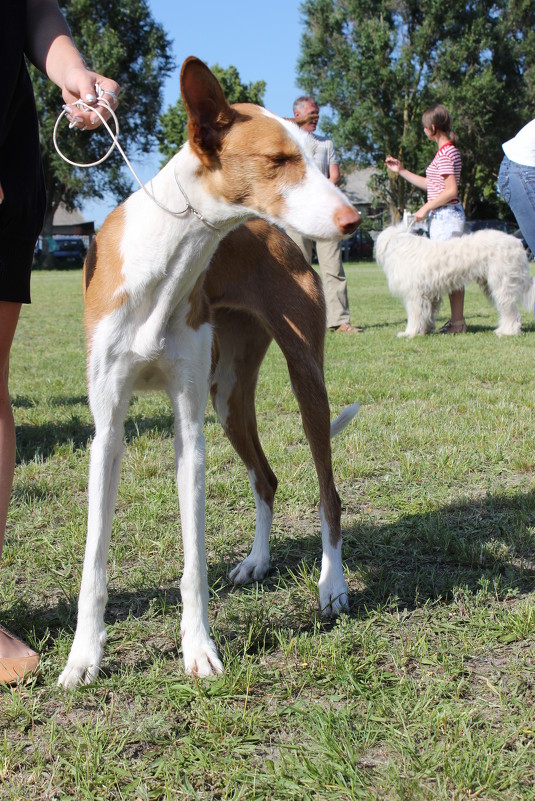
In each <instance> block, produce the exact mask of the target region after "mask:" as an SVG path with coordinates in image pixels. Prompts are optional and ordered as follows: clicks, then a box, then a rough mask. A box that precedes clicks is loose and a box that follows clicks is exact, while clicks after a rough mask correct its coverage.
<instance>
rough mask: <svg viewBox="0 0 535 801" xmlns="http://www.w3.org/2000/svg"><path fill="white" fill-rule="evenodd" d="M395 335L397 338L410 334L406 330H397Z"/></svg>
mask: <svg viewBox="0 0 535 801" xmlns="http://www.w3.org/2000/svg"><path fill="white" fill-rule="evenodd" d="M396 336H397V338H398V339H401V338H402V337H408V336H410V334H407V332H406V331H398V332H397V334H396Z"/></svg>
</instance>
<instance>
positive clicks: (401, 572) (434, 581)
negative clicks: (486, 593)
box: [4, 492, 535, 664]
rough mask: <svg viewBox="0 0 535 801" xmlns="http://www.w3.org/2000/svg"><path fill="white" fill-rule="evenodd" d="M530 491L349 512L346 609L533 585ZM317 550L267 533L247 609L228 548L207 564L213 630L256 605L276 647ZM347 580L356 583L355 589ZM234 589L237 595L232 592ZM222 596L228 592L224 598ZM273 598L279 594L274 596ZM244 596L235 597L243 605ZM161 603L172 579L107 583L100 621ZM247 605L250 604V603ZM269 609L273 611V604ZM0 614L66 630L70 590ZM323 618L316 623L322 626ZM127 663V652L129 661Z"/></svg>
mask: <svg viewBox="0 0 535 801" xmlns="http://www.w3.org/2000/svg"><path fill="white" fill-rule="evenodd" d="M534 528H535V492H531V493H527V494H517V495H514V496H505V495H495V496H493V495H488V496H486V497H484V498H482V499H480V500H470V501H468V502H463V503H458V504H452V505H449V506H446V507H443V508H441V509H438V510H436V511H432V512H428V513H424V514H411V515H405V516H402V517H400V518H399V520H397V521H395V522H393V523H382V522H377V523H368V522H366V521H364V522H361V521H358V522H355V523H353V524H352V525H350V526H349V527H347V528H346V530H345V532H344V547H343V554H344V563H345V566H346V574H347V579H348V584H349V587H350V593H349V602H350V608H349V612H348V614H349V616H350V617H352V618H354V619H366V617H367V616H369V614H370V611H373V610H376V609H377V608H382V609H384V608H391V609H398V610H404V609H406V610H409V611H412V610H416V609H419V608H422V607H424V606H425V605H426V604H427V603H428V602H438V603H441V604H449V603H451V602H452V601H453V599H454V598H455V596H456V593H458V590H459V589H462V590H463V591H464V592H467V591H468V592H473V593H476V592H477V591H478V590H480V589H481V588H482V586H484V585H487V586H489V587H491V588H492V587H496V588H497V590H498V588H499V594H500V596H501V597H504V595H505V593H506V592H507V591H508V590H510V591H512V592H514V593H515V594H517V595H522V594H524V593H528V592H532V591H533V586H534V585H535V559H534V553H535V547H534V546H535V533H534ZM320 559H321V541H320V535H319V532H318V533H317V534H316V533H314V534H304V535H302V536H297V537H291V536H288V537H284V536H277V537H275V538H274V541H273V543H272V565H273V569H272V570H271V571H270V573H269V575H268V576H267V577H266V579H265V580H264V581H263V582H262V583H261V584H260V585H259V587H260V592H259V593H258V596H257V598H256V596H255V603H254V607H255V609H253V610H252V611H251V608H249V611H247V610H248V606H247V593H248V594H249V598H251V595H254V594H255V593H254V588H253V590H251V589H246V588H245V589H244V588H234V587H233V586H232V585H231V583H230V582H229V581H228V578H227V577H228V572H229V570H230V569H231V568H232V567H233V566H234V564H235V561H236V558H235V559H233V558H232V557H231V558H230V559H227V558H226V557H225V559H221V560H220V561H218V562H215V563H214V562H212V563H211V564H210V565H209V571H208V573H209V575H208V580H209V585H210V587H211V589H212V590H214V588H215V593H214V594H215V599H214V600H213V601H212V602H211V605H212V613H213V612H214V609H224V608H225V607H224V604H225V601H226V602H227V606H228V603H229V602H230V604H231V607H232V604H233V603H234V604H236V608H235V609H234V610H233V609H231V610H230V612H229V613H228V614H227V613H225V614H224V615H223V619H219V616H218V623H216V626H215V628H216V630H217V636H218V637H219V638H220V639H221V640H223V641H226V642H228V641H230V640H234V639H236V638H241V637H242V630H246V628H247V625H248V621H247V619H242V618H241V617H240V616H242V615H245V618H247V615H248V614H249V615H250V614H253V615H255V614H257V613H258V610H259V609H260V611H261V610H262V607H265V611H264V612H262V615H261V616H262V621H260V623H261V628H262V631H263V634H262V638H261V645H259V646H258V647H259V648H260V647H261V648H262V649H264V650H266V649H267V650H270V649H271V647H273V648H276V647H277V646H276V643H277V637H276V631H277V630H280V629H281V628H284V627H288V628H289V629H291V630H292V631H294V632H301V633H304V632H306V631H313V630H315V629H316V627H317V620H318V615H316V614H311V613H310V603H309V602H307V601H306V599H305V600H304V596H303V594H302V593H301V587H300V586H296V582H297V584H299V574H300V573H303V572H305V573H307V574H309V575H310V572H311V570H312V568H315V574H316V575H315V576H314V582H315V581H316V579H317V573H318V568H319V564H320ZM355 585H358V587H362V589H355ZM288 588H290V595H292V594H293V595H294V596H295V600H294V602H292V603H291V604H290V606H289V607H288V606H286V602H283V603H280V602H275V603H272V601H271V600H270V595H271V594H276V593H278V592H281V591H282V592H283V594H284V598H285V599H286V601H287V598H288ZM242 593H243V594H244V595H243V598H240V594H242ZM230 596H233V598H232V599H231V598H230ZM279 600H280V599H279ZM244 604H245V606H244ZM162 607H165V609H166V614H176V615H177V616H178V615H179V614H180V611H181V610H180V591H179V588H178V582H175V583H173V584H172V585H170V586H167V587H162V586H161V587H154V586H147V587H146V588H141V589H136V590H135V591H129V590H121V591H117V590H114V589H113V587H112V588H111V589H110V592H109V601H108V605H107V610H106V623H107V625H112V624H117V623H121V622H124V621H125V620H127V619H128V618H135V619H141V618H143V617H145V616H147V615H149V617H150V619H151V620H153V619H154V618H155V617H156V618H158V616H159V615H160V614H161V612H160V610H161V608H162ZM255 610H256V611H255ZM273 610H275V613H274V614H273ZM4 617H5V620H4V622H5V623H6V624H7V625H8V626H10V625H12V624H13V622H14V621H15V623H16V624H18V625H15V626H14V628H15V630H19V631H24V630H25V629H26V630H27V629H28V628H31V627H32V626H33V627H34V628H35V631H36V634H37V636H43V635H44V634H45V632H46V630H47V629H48V630H49V631H50V633H51V639H52V640H54V639H55V638H56V636H57V634H58V631H59V630H60V629H63V630H65V629H66V630H68V631H73V630H74V626H75V620H76V599H74V598H73V599H70V600H61V601H59V602H58V603H57V604H56V605H55V606H50V607H44V608H41V609H39V610H29V609H25V606H24V604H17V608H16V609H12V610H10V612H9V613H8V615H5V616H4ZM330 626H331V622H330V621H326V622H325V623H324V628H325V629H326V630H328V629H329V628H330ZM136 664H137V662H136Z"/></svg>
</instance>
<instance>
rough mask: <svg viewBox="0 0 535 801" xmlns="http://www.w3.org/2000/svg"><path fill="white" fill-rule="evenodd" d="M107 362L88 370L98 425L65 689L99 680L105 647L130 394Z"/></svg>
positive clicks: (116, 367) (120, 370)
mask: <svg viewBox="0 0 535 801" xmlns="http://www.w3.org/2000/svg"><path fill="white" fill-rule="evenodd" d="M114 361H115V360H108V359H107V358H104V359H102V358H101V359H100V360H99V361H97V359H96V357H95V352H94V351H93V354H92V356H91V360H90V365H89V374H90V380H89V401H90V405H91V411H92V413H93V417H94V420H95V437H94V439H93V442H92V445H91V459H90V466H89V510H88V519H87V542H86V550H85V557H84V565H83V571H82V583H81V587H80V596H79V600H78V622H77V625H76V633H75V635H74V641H73V644H72V647H71V651H70V654H69V658H68V661H67V665H66V667H65V669H64V670H63V672H62V673H61V675H60V677H59V680H58V683H59V684H60V685H62V686H63V687H66V688H72V687H75V686H76V685H77V684H80V683H81V682H83V683H85V684H91V682H92V681H94V679H95V678H96V676H97V674H98V671H99V667H100V662H101V659H102V654H103V649H104V644H105V642H106V628H105V625H104V610H105V607H106V602H107V598H108V595H107V591H106V564H107V557H108V550H109V545H110V538H111V529H112V518H113V511H114V506H115V500H116V497H117V489H118V486H119V475H120V467H121V457H122V454H123V449H124V445H123V433H124V418H125V415H126V411H127V408H128V402H129V399H130V394H131V385H130V384H129V383H128V379H127V378H125V377H124V374H125V372H126V371H124V370H123V367H122V366H121V365H120V364H118V363H117V361H115V363H113V362H114Z"/></svg>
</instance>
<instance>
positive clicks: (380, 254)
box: [375, 222, 407, 268]
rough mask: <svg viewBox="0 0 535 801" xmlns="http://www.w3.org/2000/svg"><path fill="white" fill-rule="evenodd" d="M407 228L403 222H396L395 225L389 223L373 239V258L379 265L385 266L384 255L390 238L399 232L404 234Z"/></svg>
mask: <svg viewBox="0 0 535 801" xmlns="http://www.w3.org/2000/svg"><path fill="white" fill-rule="evenodd" d="M406 233H407V228H406V226H405V223H404V222H401V223H398V224H397V225H389V226H388V228H384V229H383V230H382V231H381V233H380V234H379V236H378V237H377V239H376V241H375V259H376V261H377V264H378V265H379V267H383V268H384V266H385V260H386V255H387V252H388V247H389V245H390V243H391V242H392V240H393V239H394V238H395V237H397V236H399V234H406Z"/></svg>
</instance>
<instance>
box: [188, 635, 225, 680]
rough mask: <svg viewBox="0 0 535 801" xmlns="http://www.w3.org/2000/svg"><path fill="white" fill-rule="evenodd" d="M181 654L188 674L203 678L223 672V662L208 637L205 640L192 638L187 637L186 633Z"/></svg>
mask: <svg viewBox="0 0 535 801" xmlns="http://www.w3.org/2000/svg"><path fill="white" fill-rule="evenodd" d="M182 654H183V657H184V668H185V671H186V673H188V674H189V675H194V676H199V677H201V678H204V677H206V676H215V675H216V674H217V673H223V663H222V661H221V660H220V658H219V656H218V655H217V649H216V647H215V644H214V642H213V641H212V640H211V639H210V638H209V637H208V638H207V639H205V640H194V639H193V638H188V636H187V634H186V635H184V636H183V638H182Z"/></svg>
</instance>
